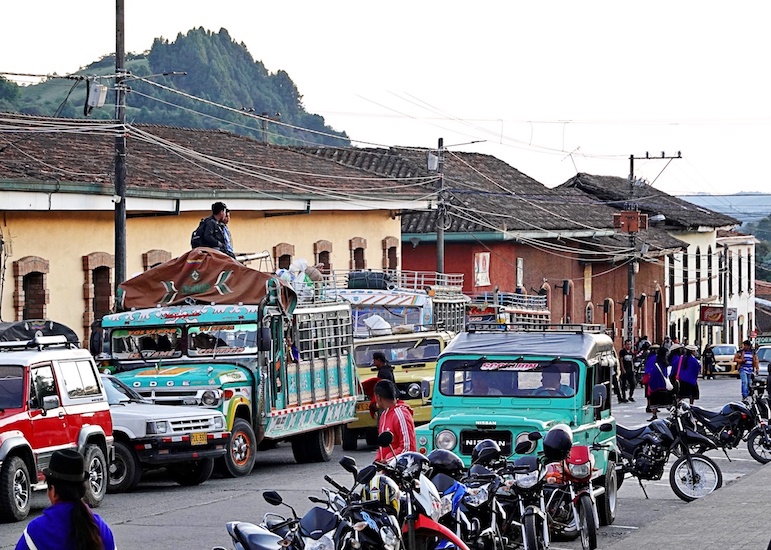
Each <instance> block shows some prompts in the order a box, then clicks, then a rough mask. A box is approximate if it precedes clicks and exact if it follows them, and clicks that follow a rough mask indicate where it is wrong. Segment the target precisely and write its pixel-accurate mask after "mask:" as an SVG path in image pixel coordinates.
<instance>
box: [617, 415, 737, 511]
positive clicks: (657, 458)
mask: <svg viewBox="0 0 771 550" xmlns="http://www.w3.org/2000/svg"><path fill="white" fill-rule="evenodd" d="M616 441H617V443H618V448H619V451H620V452H621V458H622V462H621V464H619V466H618V469H619V473H620V474H621V475H620V476H619V478H618V484H619V487H620V486H621V484H622V483H623V479H624V475H625V474H627V473H628V474H630V475H632V476H633V477H636V478H637V481H638V483H639V484H640V487H641V488H642V490H643V493H644V494H645V498H648V492H647V491H646V490H645V486H644V485H643V483H642V482H643V480H647V481H656V480H659V479H661V478H662V476H663V475H664V469H665V467H666V465H667V462H668V461H669V456H670V454H675V455H677V456H678V459H677V460H675V462H674V464H672V467H671V468H670V471H669V485H670V486H671V487H672V491H674V493H675V494H676V495H677V496H678V498H680V499H682V500H684V501H686V502H690V501H692V500H695V499H697V498H701V497H703V496H706V495H708V494H710V493H711V492H713V491H714V490H715V489H719V488H720V487H721V486H722V485H723V473H722V472H721V471H720V468H719V467H718V465H717V464H715V462H714V461H712V459H710V458H708V457H706V456H704V455H703V454H701V453H695V452H693V451H692V450H691V449H692V448H693V447H695V446H699V445H701V446H704V447H705V448H706V449H714V448H715V443H714V442H713V441H712V440H711V439H710V438H708V437H706V436H704V435H702V434H700V433H698V432H696V430H695V429H693V428H691V427H689V426H688V425H687V422H685V423H684V422H683V419H682V412H681V411H680V410H679V409H678V408H674V409H673V410H672V418H671V419H670V420H663V419H658V420H654V421H653V422H651V423H650V424H648V425H647V426H642V427H641V428H635V429H628V428H625V427H623V426H621V425H616Z"/></svg>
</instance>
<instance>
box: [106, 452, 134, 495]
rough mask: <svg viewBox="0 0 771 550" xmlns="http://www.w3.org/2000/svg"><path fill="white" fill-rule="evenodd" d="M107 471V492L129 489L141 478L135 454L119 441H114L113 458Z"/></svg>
mask: <svg viewBox="0 0 771 550" xmlns="http://www.w3.org/2000/svg"><path fill="white" fill-rule="evenodd" d="M109 472H110V477H109V480H108V483H107V492H108V493H123V492H126V491H130V490H131V489H133V488H134V487H136V486H137V485H138V484H139V480H140V479H142V465H141V464H140V463H139V459H138V458H137V455H136V454H135V453H134V451H132V450H131V449H130V448H129V447H128V445H126V444H125V443H123V442H121V441H116V442H115V460H113V462H112V464H110V467H109Z"/></svg>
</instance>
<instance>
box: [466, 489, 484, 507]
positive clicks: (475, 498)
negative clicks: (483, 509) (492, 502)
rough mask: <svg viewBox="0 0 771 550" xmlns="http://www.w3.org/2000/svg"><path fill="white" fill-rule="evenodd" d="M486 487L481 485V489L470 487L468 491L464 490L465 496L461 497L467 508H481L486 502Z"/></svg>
mask: <svg viewBox="0 0 771 550" xmlns="http://www.w3.org/2000/svg"><path fill="white" fill-rule="evenodd" d="M487 487H488V486H487V485H483V486H482V487H471V488H469V489H466V494H465V496H464V497H463V502H465V503H466V505H467V506H471V507H472V508H479V507H480V506H482V505H483V504H484V503H485V502H487V497H488V494H487Z"/></svg>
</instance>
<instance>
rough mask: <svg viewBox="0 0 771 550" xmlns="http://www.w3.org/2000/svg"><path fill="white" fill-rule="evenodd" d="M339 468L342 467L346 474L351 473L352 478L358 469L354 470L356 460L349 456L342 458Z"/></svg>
mask: <svg viewBox="0 0 771 550" xmlns="http://www.w3.org/2000/svg"><path fill="white" fill-rule="evenodd" d="M340 466H342V467H343V469H344V470H345V471H346V472H350V473H352V474H353V475H354V477H355V476H356V475H357V474H358V473H359V470H358V468H356V460H355V459H353V458H352V457H350V456H344V457H343V458H341V459H340Z"/></svg>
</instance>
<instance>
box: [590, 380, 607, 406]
mask: <svg viewBox="0 0 771 550" xmlns="http://www.w3.org/2000/svg"><path fill="white" fill-rule="evenodd" d="M607 393H608V390H607V389H606V388H605V384H595V386H594V387H593V388H592V407H595V408H597V409H602V408H603V407H605V399H606V396H607Z"/></svg>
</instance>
